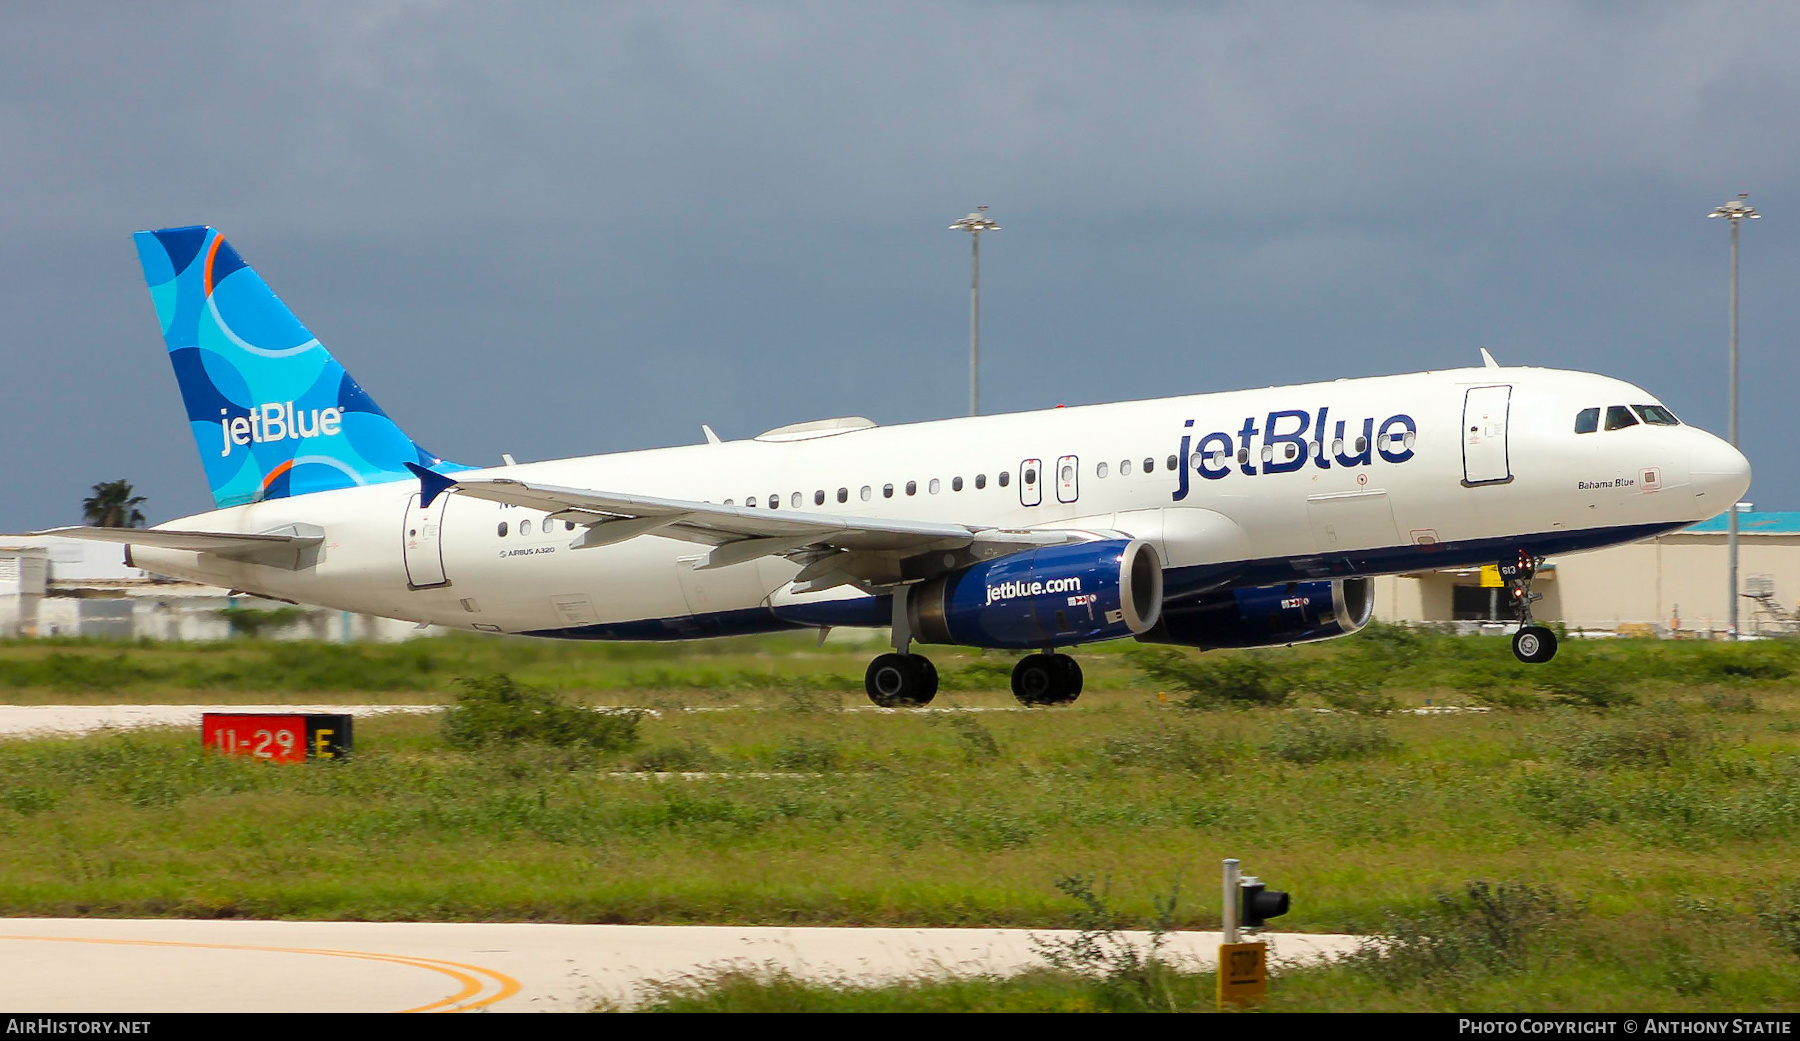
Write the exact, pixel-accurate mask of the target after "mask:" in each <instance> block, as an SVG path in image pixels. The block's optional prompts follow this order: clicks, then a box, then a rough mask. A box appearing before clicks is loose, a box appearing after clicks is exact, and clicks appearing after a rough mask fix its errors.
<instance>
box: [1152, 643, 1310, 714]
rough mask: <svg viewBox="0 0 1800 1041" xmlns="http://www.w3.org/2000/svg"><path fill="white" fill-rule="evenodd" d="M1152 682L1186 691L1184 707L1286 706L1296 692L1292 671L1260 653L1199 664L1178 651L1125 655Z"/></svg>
mask: <svg viewBox="0 0 1800 1041" xmlns="http://www.w3.org/2000/svg"><path fill="white" fill-rule="evenodd" d="M1126 653H1127V655H1129V657H1130V658H1131V662H1132V664H1133V665H1135V666H1137V669H1138V671H1139V672H1142V673H1143V674H1144V675H1145V676H1146V677H1148V678H1149V679H1150V680H1151V681H1152V682H1154V683H1157V684H1159V685H1162V686H1167V687H1174V688H1175V689H1177V690H1185V691H1187V692H1188V697H1187V699H1186V700H1185V701H1183V702H1182V704H1183V707H1185V708H1200V709H1204V708H1218V707H1220V706H1222V705H1237V706H1249V705H1285V704H1287V701H1288V698H1289V697H1290V696H1291V695H1292V693H1293V687H1294V685H1293V680H1292V677H1291V675H1290V673H1291V671H1292V670H1291V669H1289V668H1287V667H1285V666H1284V665H1283V663H1279V662H1276V661H1272V660H1270V659H1269V658H1267V657H1265V656H1262V655H1257V654H1231V655H1225V656H1222V657H1218V658H1214V659H1212V660H1208V661H1196V660H1195V659H1193V658H1191V657H1188V656H1187V655H1185V654H1182V653H1180V652H1178V651H1173V650H1167V649H1163V648H1150V647H1140V648H1135V649H1133V650H1131V651H1127V652H1126Z"/></svg>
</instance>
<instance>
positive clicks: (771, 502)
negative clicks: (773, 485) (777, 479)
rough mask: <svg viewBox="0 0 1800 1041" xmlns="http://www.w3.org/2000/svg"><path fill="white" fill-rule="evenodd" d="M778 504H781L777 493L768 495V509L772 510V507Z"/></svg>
mask: <svg viewBox="0 0 1800 1041" xmlns="http://www.w3.org/2000/svg"><path fill="white" fill-rule="evenodd" d="M780 505H781V496H779V495H771V496H769V509H771V510H773V509H775V508H777V507H779V506H780Z"/></svg>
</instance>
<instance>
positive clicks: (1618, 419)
mask: <svg viewBox="0 0 1800 1041" xmlns="http://www.w3.org/2000/svg"><path fill="white" fill-rule="evenodd" d="M1637 422H1638V421H1637V417H1636V416H1634V415H1632V414H1631V410H1630V409H1628V408H1626V407H1625V406H1624V405H1608V406H1607V407H1606V429H1608V430H1623V429H1624V428H1626V427H1634V426H1637Z"/></svg>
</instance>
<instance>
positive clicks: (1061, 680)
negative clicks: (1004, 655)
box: [1012, 654, 1081, 708]
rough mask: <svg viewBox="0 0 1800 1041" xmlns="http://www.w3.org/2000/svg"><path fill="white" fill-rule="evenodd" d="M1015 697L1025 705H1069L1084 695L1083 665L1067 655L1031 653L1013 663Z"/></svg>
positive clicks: (1034, 706)
mask: <svg viewBox="0 0 1800 1041" xmlns="http://www.w3.org/2000/svg"><path fill="white" fill-rule="evenodd" d="M1012 691H1013V697H1015V698H1018V699H1019V703H1020V704H1021V705H1025V706H1027V707H1031V708H1037V707H1039V706H1042V705H1067V704H1068V703H1070V702H1071V701H1074V700H1075V699H1076V698H1078V697H1080V696H1081V664H1080V663H1079V662H1077V661H1076V660H1075V659H1074V658H1071V657H1069V656H1068V655H1066V654H1028V655H1026V656H1025V657H1023V658H1020V659H1019V664H1017V665H1015V666H1013V674H1012Z"/></svg>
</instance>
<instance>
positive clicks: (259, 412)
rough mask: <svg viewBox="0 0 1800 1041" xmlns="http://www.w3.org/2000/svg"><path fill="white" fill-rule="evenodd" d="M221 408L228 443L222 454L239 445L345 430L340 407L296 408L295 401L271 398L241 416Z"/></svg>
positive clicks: (332, 433)
mask: <svg viewBox="0 0 1800 1041" xmlns="http://www.w3.org/2000/svg"><path fill="white" fill-rule="evenodd" d="M228 411H229V410H228V409H220V410H219V431H220V433H221V434H222V435H223V440H224V447H223V448H221V449H220V451H219V454H220V455H225V456H228V455H230V454H231V450H232V449H233V448H234V447H236V446H238V445H260V444H264V443H266V442H269V441H286V440H290V439H291V440H294V441H301V440H305V439H306V438H312V437H335V436H336V435H337V434H338V433H339V432H340V431H341V430H342V424H343V421H344V412H343V410H342V409H338V408H315V409H300V410H298V411H296V410H295V408H294V403H293V402H291V401H283V402H270V403H268V404H266V405H255V406H252V407H251V409H250V411H249V412H248V413H247V414H245V415H241V416H236V417H229V416H227V412H228Z"/></svg>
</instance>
